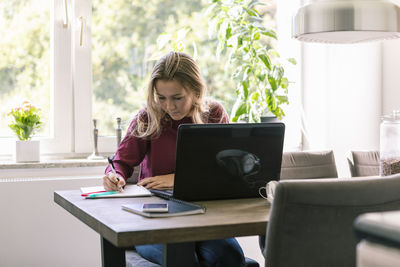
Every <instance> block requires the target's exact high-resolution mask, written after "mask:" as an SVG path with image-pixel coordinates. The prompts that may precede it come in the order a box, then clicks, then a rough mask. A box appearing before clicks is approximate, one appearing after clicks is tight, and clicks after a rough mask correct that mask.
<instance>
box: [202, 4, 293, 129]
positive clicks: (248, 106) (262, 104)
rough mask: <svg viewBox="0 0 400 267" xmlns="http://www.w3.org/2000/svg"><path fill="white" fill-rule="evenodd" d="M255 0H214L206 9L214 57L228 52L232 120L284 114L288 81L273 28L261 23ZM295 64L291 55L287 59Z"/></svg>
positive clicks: (256, 119) (254, 120)
mask: <svg viewBox="0 0 400 267" xmlns="http://www.w3.org/2000/svg"><path fill="white" fill-rule="evenodd" d="M260 4H262V3H260V2H257V1H254V0H213V1H212V3H211V5H210V7H209V10H208V13H207V14H209V16H210V18H211V20H210V27H211V29H212V31H211V32H214V33H216V34H217V38H218V49H217V52H216V53H217V57H218V56H219V55H220V54H221V53H222V52H223V51H225V52H228V53H229V59H228V62H227V66H228V68H229V69H230V70H232V77H233V78H234V79H235V81H236V82H237V87H236V94H237V98H236V102H235V104H234V106H233V108H232V112H231V120H232V121H233V122H237V121H247V122H260V120H261V117H262V116H271V115H272V116H276V117H277V118H279V119H281V118H282V116H284V115H285V113H284V111H283V108H282V105H284V104H288V103H289V101H288V86H289V81H288V79H287V78H286V77H285V70H284V67H283V66H282V64H281V62H280V61H281V58H280V56H279V53H278V52H277V51H276V50H275V49H273V47H272V41H273V40H277V36H276V33H275V31H274V30H272V29H267V28H265V27H264V26H263V25H262V21H263V20H262V18H261V16H260V15H259V13H258V11H257V10H256V9H255V6H256V5H260ZM288 61H289V62H291V63H292V64H296V61H295V60H294V59H293V58H290V59H288Z"/></svg>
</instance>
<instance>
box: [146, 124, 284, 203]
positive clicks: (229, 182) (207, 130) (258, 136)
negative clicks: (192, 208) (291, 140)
mask: <svg viewBox="0 0 400 267" xmlns="http://www.w3.org/2000/svg"><path fill="white" fill-rule="evenodd" d="M284 132H285V125H284V124H283V123H231V124H182V125H180V126H179V128H178V137H177V148H176V162H175V180H174V188H173V190H169V191H162V190H155V189H151V190H150V191H151V192H152V193H153V194H155V195H157V196H160V197H163V198H175V199H180V200H187V201H199V200H217V199H234V198H251V197H260V193H259V190H260V188H261V187H265V186H266V184H267V183H268V182H269V181H271V180H279V178H280V171H281V163H282V150H283V140H284Z"/></svg>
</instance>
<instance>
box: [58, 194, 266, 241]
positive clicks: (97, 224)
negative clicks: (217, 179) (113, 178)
mask: <svg viewBox="0 0 400 267" xmlns="http://www.w3.org/2000/svg"><path fill="white" fill-rule="evenodd" d="M80 194H81V192H80V190H69V191H56V192H54V201H55V202H56V203H57V204H58V205H60V206H61V207H63V208H64V209H66V210H67V211H68V212H70V213H71V214H72V215H74V216H75V217H76V218H78V219H79V220H81V221H82V222H84V223H85V224H87V225H88V226H89V227H91V228H92V229H93V230H95V231H96V232H97V233H99V234H100V235H101V236H102V237H104V238H105V239H107V240H108V241H109V242H111V243H112V244H113V245H114V246H116V247H121V248H127V247H132V246H133V245H141V244H155V243H176V242H191V241H201V240H212V239H219V238H227V237H235V236H251V235H259V234H265V231H266V227H267V222H268V219H269V212H270V207H271V206H270V204H269V203H268V201H267V200H265V199H263V198H247V199H231V200H214V201H201V202H195V203H198V204H201V205H204V206H205V207H206V209H207V211H206V213H205V214H196V215H188V216H176V217H168V218H145V217H142V216H140V215H136V214H134V213H131V212H128V211H125V210H122V208H121V205H123V204H128V203H151V202H157V201H159V198H157V197H135V198H108V199H85V198H83V197H81V195H80Z"/></svg>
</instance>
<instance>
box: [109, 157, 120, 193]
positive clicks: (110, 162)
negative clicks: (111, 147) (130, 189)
mask: <svg viewBox="0 0 400 267" xmlns="http://www.w3.org/2000/svg"><path fill="white" fill-rule="evenodd" d="M107 160H108V163H109V164H110V166H111V170H112V172H113V173H114V174H115V178H117V180H118V182H119V178H118V176H117V172H116V171H115V168H114V162H113V161H112V159H111V158H110V157H107ZM120 189H122V188H120Z"/></svg>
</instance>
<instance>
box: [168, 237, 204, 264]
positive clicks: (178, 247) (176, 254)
mask: <svg viewBox="0 0 400 267" xmlns="http://www.w3.org/2000/svg"><path fill="white" fill-rule="evenodd" d="M194 253H195V244H194V242H188V243H172V244H163V260H162V266H164V267H171V266H185V267H195V266H197V263H196V260H195V254H194Z"/></svg>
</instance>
